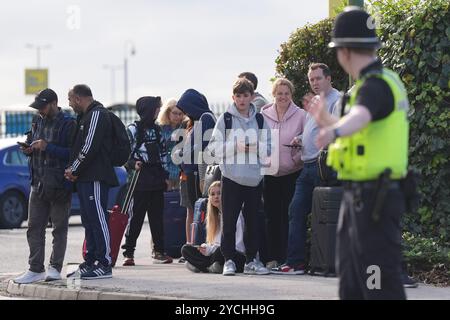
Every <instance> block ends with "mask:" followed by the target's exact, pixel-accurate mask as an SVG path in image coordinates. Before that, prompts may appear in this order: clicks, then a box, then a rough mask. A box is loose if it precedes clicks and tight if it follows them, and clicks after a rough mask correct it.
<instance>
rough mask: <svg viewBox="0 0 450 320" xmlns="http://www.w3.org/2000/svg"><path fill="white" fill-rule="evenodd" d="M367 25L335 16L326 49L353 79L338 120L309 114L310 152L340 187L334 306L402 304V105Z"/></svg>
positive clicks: (353, 13)
mask: <svg viewBox="0 0 450 320" xmlns="http://www.w3.org/2000/svg"><path fill="white" fill-rule="evenodd" d="M373 27H374V21H373V19H372V18H371V17H370V16H369V14H367V13H366V12H365V11H363V10H361V9H360V8H358V7H347V8H346V9H345V10H344V12H343V13H341V14H340V15H338V16H337V17H336V20H335V25H334V29H333V33H332V41H331V42H330V44H329V47H331V48H336V49H337V58H338V61H339V64H340V65H341V66H342V68H343V69H344V70H345V71H346V72H347V73H348V74H350V75H351V77H352V78H353V79H355V80H356V82H355V86H354V88H353V90H352V91H351V93H350V95H349V97H348V99H347V101H346V103H345V105H344V106H343V108H344V110H343V113H344V114H345V115H344V116H343V117H342V118H341V119H337V118H334V117H333V116H331V115H329V114H327V113H326V112H324V109H325V108H324V106H323V104H324V101H323V100H324V99H323V97H322V99H321V100H320V101H319V102H316V103H312V104H311V105H310V106H309V108H308V111H309V112H311V113H312V114H313V115H314V117H315V118H316V120H317V122H318V123H319V125H320V126H321V127H322V129H321V131H320V133H319V136H318V138H317V145H318V146H319V147H323V146H325V145H327V144H329V143H330V142H333V141H334V143H332V144H331V145H330V147H329V158H328V161H327V162H328V164H329V165H331V166H332V167H333V169H335V170H336V171H337V172H338V178H339V179H340V180H343V182H344V195H343V200H342V204H341V211H340V216H339V223H338V230H337V253H336V256H337V257H336V264H337V265H336V267H337V272H338V276H339V296H340V298H341V299H405V298H406V297H405V292H404V289H403V285H402V281H401V259H402V255H401V227H400V218H401V215H402V214H403V212H404V211H405V201H404V199H405V198H404V194H403V192H402V190H401V188H400V184H399V181H400V179H402V178H403V177H404V176H405V175H406V173H407V164H408V135H409V125H408V121H407V110H408V106H409V104H408V99H407V94H406V90H405V88H404V86H403V84H402V82H401V80H400V78H399V76H398V75H397V74H396V73H395V72H393V71H391V70H388V69H386V68H383V66H382V64H381V61H380V60H379V59H378V58H377V56H376V49H377V48H379V47H380V41H379V39H378V38H377V36H376V34H375V30H374V28H373Z"/></svg>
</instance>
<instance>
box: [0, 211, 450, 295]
mask: <svg viewBox="0 0 450 320" xmlns="http://www.w3.org/2000/svg"><path fill="white" fill-rule="evenodd" d="M83 237H84V235H83V228H82V226H81V225H80V220H79V217H73V218H71V221H70V228H69V234H68V247H67V254H66V261H65V263H66V265H67V264H68V263H69V264H72V263H73V264H76V263H79V262H80V261H81V244H82V241H83ZM47 239H48V240H49V241H51V239H52V238H51V229H47ZM150 242H151V236H150V230H149V226H148V223H145V224H144V226H143V229H142V232H141V236H140V238H139V240H138V245H137V250H136V255H135V257H136V259H135V260H136V263H137V265H136V267H132V268H129V267H122V266H120V263H121V259H120V260H119V261H118V267H117V268H115V269H114V272H113V273H114V277H113V278H112V279H106V280H91V281H81V283H80V285H81V287H82V289H85V290H86V289H87V290H93V291H94V292H118V293H123V294H129V293H136V294H145V295H147V296H151V297H165V298H170V299H186V298H187V299H200V300H204V299H217V300H222V299H237V300H245V299H263V300H277V299H283V300H291V299H293V300H299V299H337V298H338V296H337V291H338V290H337V289H338V286H337V279H336V278H322V277H311V276H309V275H305V276H288V275H284V276H280V275H267V276H245V275H237V276H235V277H224V276H222V275H214V274H193V273H191V272H189V271H188V270H187V269H186V268H185V267H184V266H183V265H181V264H178V263H174V264H171V265H155V264H152V262H151V259H150V253H151V249H150ZM50 249H51V244H50V243H48V245H47V259H46V261H47V262H48V257H49V254H50ZM0 253H1V254H2V259H0V295H2V294H3V295H5V294H4V293H2V291H3V292H4V290H2V289H4V288H2V286H3V287H4V286H5V285H7V282H6V281H4V280H6V279H11V278H13V277H14V275H15V274H19V273H21V272H23V271H24V270H26V268H27V259H28V245H27V242H26V228H25V227H24V228H21V229H17V230H0ZM74 267H75V265H68V266H67V267H66V268H65V269H64V270H67V269H70V268H74ZM41 285H43V286H46V285H48V286H56V287H59V288H61V287H62V288H64V287H66V288H67V287H68V286H69V283H68V282H67V280H65V279H64V280H62V281H61V282H56V283H49V284H41ZM70 285H73V284H70ZM406 293H407V296H408V298H409V299H445V300H450V288H435V287H433V286H427V285H420V286H419V288H418V289H408V290H407V291H406Z"/></svg>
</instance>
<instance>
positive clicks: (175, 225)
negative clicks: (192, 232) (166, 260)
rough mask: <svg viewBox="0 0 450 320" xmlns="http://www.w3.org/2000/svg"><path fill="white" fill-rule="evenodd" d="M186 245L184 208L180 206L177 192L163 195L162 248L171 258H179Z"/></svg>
mask: <svg viewBox="0 0 450 320" xmlns="http://www.w3.org/2000/svg"><path fill="white" fill-rule="evenodd" d="M185 243H186V208H184V207H181V206H180V192H179V191H178V190H174V191H169V192H165V193H164V247H165V251H166V254H168V255H169V256H171V257H172V258H179V257H181V247H182V246H183V245H184V244H185Z"/></svg>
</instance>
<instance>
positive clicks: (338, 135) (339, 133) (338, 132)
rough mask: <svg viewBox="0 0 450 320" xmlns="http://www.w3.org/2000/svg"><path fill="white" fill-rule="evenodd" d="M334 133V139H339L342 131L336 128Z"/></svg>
mask: <svg viewBox="0 0 450 320" xmlns="http://www.w3.org/2000/svg"><path fill="white" fill-rule="evenodd" d="M333 133H334V139H337V138H339V137H340V136H341V132H340V131H339V128H334V129H333Z"/></svg>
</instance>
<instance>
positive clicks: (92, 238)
mask: <svg viewBox="0 0 450 320" xmlns="http://www.w3.org/2000/svg"><path fill="white" fill-rule="evenodd" d="M69 104H70V106H71V107H72V108H73V110H74V111H75V112H76V113H77V114H78V117H77V125H78V126H77V133H76V136H75V141H74V145H73V147H72V152H71V157H70V165H69V167H68V168H67V169H66V172H65V176H66V178H67V179H68V180H70V181H74V182H76V188H77V192H78V197H79V198H80V205H81V221H82V223H83V226H84V228H85V239H86V246H87V253H86V257H85V261H84V262H83V263H82V264H80V265H79V267H78V270H77V271H75V273H74V274H73V275H79V276H80V277H81V278H82V279H102V278H111V277H112V272H111V256H110V253H111V249H110V235H109V230H108V211H107V203H108V191H109V188H110V187H114V186H117V185H118V181H117V177H116V174H115V171H114V167H113V165H112V164H111V160H110V154H111V150H112V143H113V142H112V141H113V140H112V135H113V132H112V124H111V118H110V115H109V113H108V112H109V111H108V110H107V109H105V108H104V107H103V105H102V104H101V103H99V102H98V101H95V100H94V99H93V97H92V92H91V89H90V88H89V87H88V86H86V85H76V86H74V87H73V89H72V90H70V91H69ZM69 276H72V274H71V275H69Z"/></svg>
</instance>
